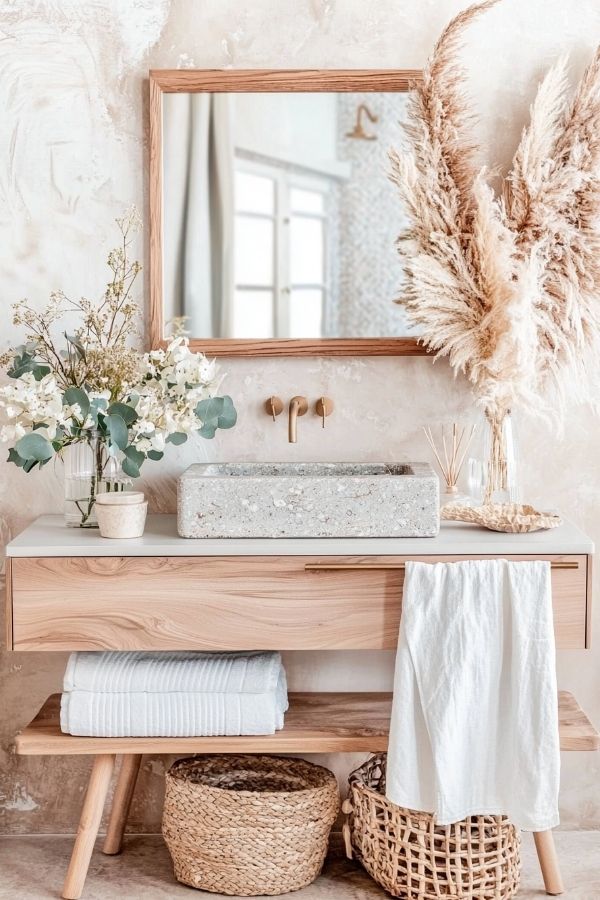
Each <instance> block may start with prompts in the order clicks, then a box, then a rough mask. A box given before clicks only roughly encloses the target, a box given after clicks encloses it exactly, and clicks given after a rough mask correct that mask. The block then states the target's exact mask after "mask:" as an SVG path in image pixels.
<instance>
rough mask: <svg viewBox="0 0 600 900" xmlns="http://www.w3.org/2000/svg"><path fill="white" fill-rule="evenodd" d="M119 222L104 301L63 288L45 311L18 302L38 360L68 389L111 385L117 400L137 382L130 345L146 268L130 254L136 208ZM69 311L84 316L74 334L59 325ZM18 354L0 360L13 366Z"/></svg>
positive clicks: (20, 323) (18, 317)
mask: <svg viewBox="0 0 600 900" xmlns="http://www.w3.org/2000/svg"><path fill="white" fill-rule="evenodd" d="M116 222H117V226H118V228H119V230H120V233H121V243H120V244H119V246H118V247H116V248H115V249H113V250H111V251H110V253H109V254H108V259H107V264H108V267H109V268H110V270H111V272H112V278H111V279H110V281H109V282H108V283H107V285H106V289H105V291H104V295H103V297H102V299H101V300H100V302H94V301H92V300H88V299H87V298H86V297H80V298H79V299H76V300H73V299H71V298H70V297H68V296H67V294H65V293H64V291H60V290H59V291H53V292H52V293H51V294H50V300H49V302H48V303H47V304H46V306H45V308H44V309H43V310H41V311H38V310H36V309H35V308H34V307H32V306H31V304H30V302H29V301H28V300H21V301H19V302H18V303H16V304H14V306H13V310H14V313H13V324H14V325H15V326H17V327H21V328H23V329H24V331H25V339H26V341H27V344H28V345H31V348H32V352H34V353H35V358H36V359H37V361H38V362H39V363H41V364H45V365H47V366H49V367H50V369H51V370H52V371H53V372H54V373H55V375H56V377H57V379H58V383H59V384H60V385H61V386H62V387H63V388H66V387H84V386H86V385H87V386H88V387H90V388H91V389H92V390H103V389H105V388H106V386H107V385H110V389H111V392H112V395H113V399H114V398H115V397H117V396H118V395H119V392H120V391H121V388H122V385H126V384H128V383H130V382H131V381H132V380H133V375H134V369H135V354H134V353H133V351H132V350H131V349H130V348H129V346H128V345H129V342H130V341H131V339H132V338H134V337H135V336H136V335H137V319H138V318H139V308H138V305H137V303H136V302H135V301H134V300H133V298H132V291H133V287H134V284H135V281H136V278H137V276H138V275H139V273H140V272H141V269H142V267H141V265H140V263H139V262H138V261H137V260H131V259H130V255H129V254H130V246H131V243H132V240H133V235H134V233H135V232H136V231H137V230H138V229H139V228H140V227H141V220H140V217H139V215H138V213H137V210H136V209H135V207H131V208H130V209H128V210H127V211H126V213H125V214H124V215H123V216H122V217H120V218H117V219H116ZM69 313H77V314H78V315H79V318H80V324H79V325H78V326H77V327H76V328H75V331H74V334H73V335H69V334H65V333H62V334H56V325H57V323H58V322H59V321H60V320H61V319H62V318H63V317H64V316H66V315H67V314H69ZM65 341H66V349H65V346H64V345H65ZM16 352H17V349H16V348H11V349H10V350H9V351H8V352H7V353H6V354H4V356H3V357H2V360H0V362H2V363H3V364H4V365H8V364H9V363H10V361H11V360H12V359H13V357H14V355H15V353H16ZM101 385H102V387H101Z"/></svg>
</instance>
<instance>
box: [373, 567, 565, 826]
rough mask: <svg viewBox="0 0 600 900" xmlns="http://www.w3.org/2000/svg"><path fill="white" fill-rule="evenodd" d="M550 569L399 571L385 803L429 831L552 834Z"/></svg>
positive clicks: (554, 750)
mask: <svg viewBox="0 0 600 900" xmlns="http://www.w3.org/2000/svg"><path fill="white" fill-rule="evenodd" d="M557 705H558V701H557V687H556V668H555V648H554V630H553V619H552V596H551V583H550V564H549V563H547V562H542V561H532V562H509V561H507V560H477V561H466V562H459V563H437V564H435V565H429V564H425V563H407V566H406V574H405V581H404V596H403V604H402V621H401V625H400V637H399V643H398V653H397V658H396V672H395V678H394V702H393V708H392V720H391V728H390V741H389V752H388V764H387V787H386V793H387V796H388V798H389V799H390V800H391V801H392V802H393V803H396V804H398V805H400V806H405V807H408V808H411V809H418V810H423V811H426V812H432V813H435V815H436V819H437V822H438V823H439V824H440V825H447V824H449V823H452V822H456V821H459V820H461V819H464V818H466V817H467V816H469V815H476V814H480V815H483V814H486V813H487V814H491V815H500V814H505V815H508V816H509V817H510V818H511V820H512V821H513V822H514V824H515V825H516V826H517V827H519V828H523V829H526V830H531V831H545V830H546V829H549V828H554V827H555V826H556V825H557V824H558V821H559V817H558V788H559V774H560V754H559V734H558V709H557Z"/></svg>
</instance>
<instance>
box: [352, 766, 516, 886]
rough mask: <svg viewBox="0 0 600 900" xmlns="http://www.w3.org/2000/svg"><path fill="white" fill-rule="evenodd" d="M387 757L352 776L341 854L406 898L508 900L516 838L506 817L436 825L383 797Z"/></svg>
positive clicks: (513, 880) (513, 878)
mask: <svg viewBox="0 0 600 900" xmlns="http://www.w3.org/2000/svg"><path fill="white" fill-rule="evenodd" d="M385 763H386V754H385V753H379V754H376V755H375V756H372V757H371V758H370V759H368V760H367V761H366V762H365V763H363V765H362V766H360V767H359V768H358V769H356V770H355V771H354V772H352V774H351V775H350V778H349V794H348V799H347V800H345V801H344V806H343V810H344V812H345V813H346V814H347V819H346V823H345V825H344V839H345V843H346V853H347V855H348V856H349V857H350V858H352V856H355V857H356V858H357V859H358V860H359V861H360V862H361V863H362V865H363V866H364V868H365V869H366V870H367V872H368V873H369V874H370V875H371V877H372V878H374V879H375V881H376V882H377V883H378V884H379V885H381V887H383V888H384V889H385V890H386V891H388V892H389V893H390V894H392V896H394V897H401V898H403V900H438V898H440V897H443V898H448V897H452V898H470V900H507V898H509V897H514V895H515V894H516V893H517V891H518V889H519V878H520V858H519V847H520V835H519V832H518V831H517V829H516V828H515V827H514V825H511V823H510V822H509V821H508V819H507V818H506V817H505V816H470V817H469V818H468V819H464V820H463V821H462V822H456V823H454V824H453V825H436V824H435V822H434V817H433V816H432V815H430V814H429V813H424V812H415V811H414V810H411V809H404V808H403V807H400V806H396V805H395V804H393V803H391V802H390V801H389V800H387V799H386V797H385Z"/></svg>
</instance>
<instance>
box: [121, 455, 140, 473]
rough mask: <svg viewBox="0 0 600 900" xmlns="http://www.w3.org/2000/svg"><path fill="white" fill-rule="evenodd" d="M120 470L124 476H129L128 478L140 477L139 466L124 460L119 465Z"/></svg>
mask: <svg viewBox="0 0 600 900" xmlns="http://www.w3.org/2000/svg"><path fill="white" fill-rule="evenodd" d="M121 468H122V469H123V471H124V472H125V474H126V475H129V477H130V478H139V477H140V469H139V466H136V464H135V463H134V462H133V461H132V460H131V459H127V458H125V459H124V460H123V463H122V465H121Z"/></svg>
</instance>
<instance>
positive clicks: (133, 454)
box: [123, 444, 146, 469]
mask: <svg viewBox="0 0 600 900" xmlns="http://www.w3.org/2000/svg"><path fill="white" fill-rule="evenodd" d="M123 453H124V454H125V456H126V457H127V459H128V460H130V462H133V463H135V465H136V466H137V467H138V469H139V468H141V465H142V463H143V462H144V460H145V459H146V457H145V455H144V454H143V453H142V451H141V450H138V449H137V448H136V447H134V446H133V445H132V444H130V445H129V447H125V449H124V450H123Z"/></svg>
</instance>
